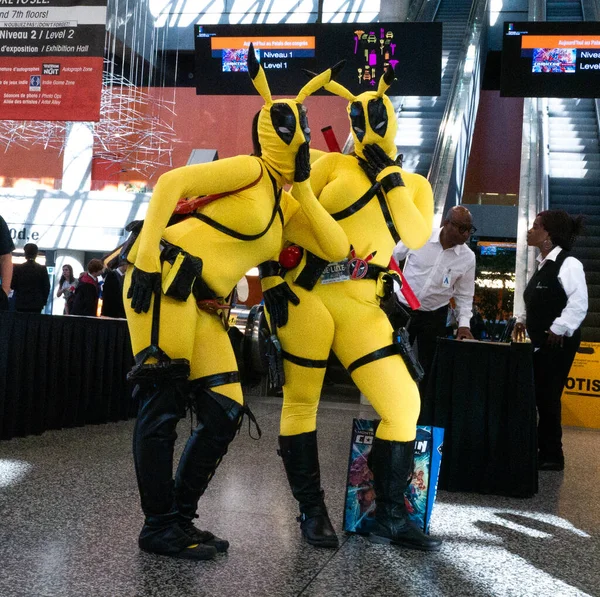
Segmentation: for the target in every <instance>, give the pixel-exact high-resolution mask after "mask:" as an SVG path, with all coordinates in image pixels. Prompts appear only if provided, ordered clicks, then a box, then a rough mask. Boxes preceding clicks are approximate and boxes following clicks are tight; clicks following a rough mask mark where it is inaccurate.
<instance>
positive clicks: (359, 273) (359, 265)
mask: <svg viewBox="0 0 600 597" xmlns="http://www.w3.org/2000/svg"><path fill="white" fill-rule="evenodd" d="M376 253H377V251H373V253H371V254H370V255H368V256H367V257H365V258H364V259H361V258H360V257H357V256H356V251H355V250H354V247H353V246H352V245H350V256H351V257H352V259H350V261H349V262H348V273H349V274H350V278H351V279H352V280H362V279H363V278H364V277H365V276H366V275H367V271H369V261H371V259H373V257H375V254H376Z"/></svg>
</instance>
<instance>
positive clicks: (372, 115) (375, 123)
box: [368, 97, 388, 137]
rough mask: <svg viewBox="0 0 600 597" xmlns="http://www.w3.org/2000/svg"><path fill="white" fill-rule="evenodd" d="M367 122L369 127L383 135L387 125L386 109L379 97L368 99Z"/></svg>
mask: <svg viewBox="0 0 600 597" xmlns="http://www.w3.org/2000/svg"><path fill="white" fill-rule="evenodd" d="M368 111H369V124H370V125H371V128H372V129H373V130H374V131H375V132H376V133H377V134H378V135H379V136H380V137H385V133H386V131H387V125H388V117H387V111H386V109H385V104H384V103H383V100H382V99H381V98H380V97H379V98H377V99H374V100H370V101H369V106H368Z"/></svg>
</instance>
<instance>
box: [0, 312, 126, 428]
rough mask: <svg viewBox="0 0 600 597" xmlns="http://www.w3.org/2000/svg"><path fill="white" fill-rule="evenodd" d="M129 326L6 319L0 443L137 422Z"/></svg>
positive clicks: (0, 330) (2, 320)
mask: <svg viewBox="0 0 600 597" xmlns="http://www.w3.org/2000/svg"><path fill="white" fill-rule="evenodd" d="M132 364H133V357H132V354H131V345H130V341H129V332H128V330H127V323H126V322H125V320H118V319H102V318H94V317H74V316H52V315H38V314H29V313H13V312H0V439H10V438H12V437H16V436H25V435H29V434H35V433H42V432H43V431H45V430H47V429H60V428H62V427H75V426H78V425H85V424H88V423H106V422H108V421H118V420H122V419H127V418H129V417H132V416H135V414H136V407H135V404H134V403H133V401H132V398H131V390H130V388H129V387H128V384H127V383H126V381H125V376H126V374H127V372H128V371H129V369H131V366H132Z"/></svg>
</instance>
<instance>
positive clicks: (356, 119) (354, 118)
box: [350, 102, 367, 141]
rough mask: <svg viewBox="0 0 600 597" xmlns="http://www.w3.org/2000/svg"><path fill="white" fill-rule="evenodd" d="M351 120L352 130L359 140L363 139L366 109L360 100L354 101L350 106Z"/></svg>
mask: <svg viewBox="0 0 600 597" xmlns="http://www.w3.org/2000/svg"><path fill="white" fill-rule="evenodd" d="M350 122H351V123H352V130H353V131H354V134H355V135H356V138H357V139H358V140H359V141H362V140H363V139H364V137H365V132H366V126H367V125H366V122H365V111H364V109H363V105H362V104H361V103H360V102H354V103H353V104H352V105H351V106H350Z"/></svg>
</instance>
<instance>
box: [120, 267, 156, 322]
mask: <svg viewBox="0 0 600 597" xmlns="http://www.w3.org/2000/svg"><path fill="white" fill-rule="evenodd" d="M157 291H160V273H159V272H154V273H150V272H145V271H144V270H142V269H139V268H137V267H135V266H134V268H133V274H132V275H131V286H129V290H128V291H127V298H128V299H131V308H132V309H133V310H134V311H135V312H136V313H141V312H142V311H143V312H144V313H147V312H148V309H150V303H151V301H152V295H153V294H154V293H155V292H157Z"/></svg>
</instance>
